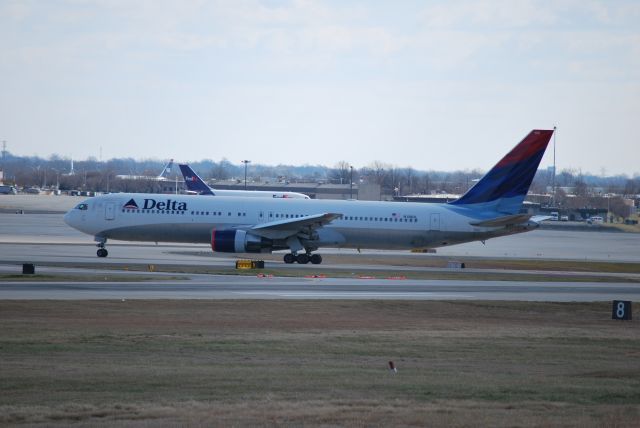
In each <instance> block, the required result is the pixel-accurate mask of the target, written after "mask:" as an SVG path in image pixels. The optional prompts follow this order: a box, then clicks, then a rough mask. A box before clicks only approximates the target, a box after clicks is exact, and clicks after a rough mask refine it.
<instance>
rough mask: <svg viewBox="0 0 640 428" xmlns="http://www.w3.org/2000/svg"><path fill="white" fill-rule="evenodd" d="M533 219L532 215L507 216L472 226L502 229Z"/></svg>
mask: <svg viewBox="0 0 640 428" xmlns="http://www.w3.org/2000/svg"><path fill="white" fill-rule="evenodd" d="M530 218H531V215H530V214H514V215H506V216H503V217H495V218H491V219H489V220H482V221H475V222H470V223H469V224H470V225H471V226H480V227H501V226H508V225H510V224H520V223H524V222H526V221H529V219H530Z"/></svg>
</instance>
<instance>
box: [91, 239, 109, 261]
mask: <svg viewBox="0 0 640 428" xmlns="http://www.w3.org/2000/svg"><path fill="white" fill-rule="evenodd" d="M94 240H95V241H97V242H98V243H97V244H96V247H98V251H97V252H96V254H97V255H98V257H107V256H108V255H109V252H108V251H107V249H106V248H104V245H105V244H106V243H107V238H102V237H98V236H96V237H95V238H94Z"/></svg>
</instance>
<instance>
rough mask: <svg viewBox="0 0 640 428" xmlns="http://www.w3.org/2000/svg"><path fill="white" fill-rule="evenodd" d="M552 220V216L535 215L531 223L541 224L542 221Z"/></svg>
mask: <svg viewBox="0 0 640 428" xmlns="http://www.w3.org/2000/svg"><path fill="white" fill-rule="evenodd" d="M550 218H551V216H550V215H534V216H533V217H531V221H532V222H534V223H540V222H541V221H545V220H549V219H550Z"/></svg>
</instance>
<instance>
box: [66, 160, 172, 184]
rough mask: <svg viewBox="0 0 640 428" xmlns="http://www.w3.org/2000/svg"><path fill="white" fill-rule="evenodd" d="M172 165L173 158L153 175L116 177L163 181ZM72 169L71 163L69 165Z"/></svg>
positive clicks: (117, 176) (119, 176)
mask: <svg viewBox="0 0 640 428" xmlns="http://www.w3.org/2000/svg"><path fill="white" fill-rule="evenodd" d="M172 166H173V159H170V160H169V162H167V163H166V165H165V166H164V168H162V172H160V174H158V175H156V176H153V175H122V174H120V175H116V178H120V179H122V180H150V181H165V180H167V179H168V178H167V177H168V176H169V175H170V174H171V167H172ZM71 168H72V169H73V164H72V165H71Z"/></svg>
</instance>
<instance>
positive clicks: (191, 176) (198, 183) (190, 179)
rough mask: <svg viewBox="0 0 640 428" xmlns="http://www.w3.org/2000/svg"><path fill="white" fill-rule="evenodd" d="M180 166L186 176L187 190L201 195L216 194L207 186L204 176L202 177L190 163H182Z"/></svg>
mask: <svg viewBox="0 0 640 428" xmlns="http://www.w3.org/2000/svg"><path fill="white" fill-rule="evenodd" d="M178 166H179V167H180V172H182V176H183V177H184V184H185V185H186V186H187V190H189V191H191V192H196V193H199V194H200V195H215V193H213V191H212V190H211V187H209V186H207V184H206V183H205V182H204V181H203V180H202V178H200V177H199V176H198V174H196V173H195V171H194V170H192V169H191V167H190V166H189V165H182V164H180V165H178Z"/></svg>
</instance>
